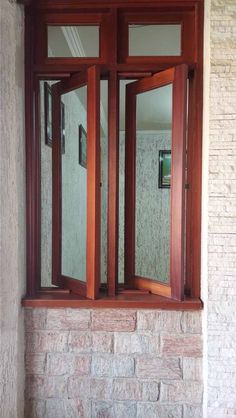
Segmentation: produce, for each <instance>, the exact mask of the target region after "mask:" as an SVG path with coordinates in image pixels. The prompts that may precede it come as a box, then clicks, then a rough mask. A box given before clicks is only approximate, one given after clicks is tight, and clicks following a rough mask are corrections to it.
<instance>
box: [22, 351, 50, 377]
mask: <svg viewBox="0 0 236 418" xmlns="http://www.w3.org/2000/svg"><path fill="white" fill-rule="evenodd" d="M45 364H46V354H38V353H26V355H25V372H26V374H44V371H45Z"/></svg>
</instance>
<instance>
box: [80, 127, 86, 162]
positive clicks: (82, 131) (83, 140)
mask: <svg viewBox="0 0 236 418" xmlns="http://www.w3.org/2000/svg"><path fill="white" fill-rule="evenodd" d="M79 164H80V165H81V166H82V167H84V168H87V132H86V131H85V129H84V127H83V125H81V124H80V125H79Z"/></svg>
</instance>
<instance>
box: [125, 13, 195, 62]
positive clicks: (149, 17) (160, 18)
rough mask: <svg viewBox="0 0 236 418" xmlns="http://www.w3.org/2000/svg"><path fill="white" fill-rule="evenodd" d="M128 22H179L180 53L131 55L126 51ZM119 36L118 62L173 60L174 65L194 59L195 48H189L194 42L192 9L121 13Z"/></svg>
mask: <svg viewBox="0 0 236 418" xmlns="http://www.w3.org/2000/svg"><path fill="white" fill-rule="evenodd" d="M129 24H142V25H145V24H149V25H150V24H152V25H155V24H156V25H158V24H160V25H163V24H180V25H181V39H180V45H181V53H180V55H172V56H168V55H166V56H161V55H160V56H148V55H147V56H136V55H135V56H133V55H132V56H131V55H129V52H128V49H129V47H128V42H129ZM119 25H120V30H121V37H120V48H119V50H120V55H119V60H120V62H126V63H130V64H131V63H142V62H145V63H147V62H149V63H153V62H156V63H160V62H163V61H165V62H168V63H169V64H170V66H171V64H172V63H173V62H174V63H175V65H176V63H178V62H183V61H184V62H186V63H187V62H191V61H194V53H195V48H190V47H189V46H190V45H193V44H194V37H195V21H194V13H193V11H185V12H184V13H183V12H181V11H179V12H176V11H175V12H174V13H173V12H172V13H171V12H170V10H169V11H162V12H159V13H156V12H155V10H153V11H152V12H147V11H146V12H143V13H125V12H124V13H122V14H121V16H120V20H119Z"/></svg>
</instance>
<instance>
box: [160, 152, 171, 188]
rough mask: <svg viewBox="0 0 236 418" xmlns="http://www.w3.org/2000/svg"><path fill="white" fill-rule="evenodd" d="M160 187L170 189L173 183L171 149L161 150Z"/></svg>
mask: <svg viewBox="0 0 236 418" xmlns="http://www.w3.org/2000/svg"><path fill="white" fill-rule="evenodd" d="M158 185H159V189H169V188H170V185H171V151H170V150H160V151H159V181H158Z"/></svg>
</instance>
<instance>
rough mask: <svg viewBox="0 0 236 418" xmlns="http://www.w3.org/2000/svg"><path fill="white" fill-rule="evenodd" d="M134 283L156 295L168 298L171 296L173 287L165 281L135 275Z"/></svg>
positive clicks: (138, 287) (135, 285)
mask: <svg viewBox="0 0 236 418" xmlns="http://www.w3.org/2000/svg"><path fill="white" fill-rule="evenodd" d="M132 283H133V284H134V287H137V289H144V290H149V291H150V292H151V293H153V294H154V295H160V296H165V297H167V298H170V297H171V287H170V286H169V285H166V284H164V283H160V282H157V281H155V280H150V279H145V278H143V277H137V276H135V277H134V279H133V280H132Z"/></svg>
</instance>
